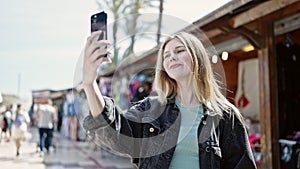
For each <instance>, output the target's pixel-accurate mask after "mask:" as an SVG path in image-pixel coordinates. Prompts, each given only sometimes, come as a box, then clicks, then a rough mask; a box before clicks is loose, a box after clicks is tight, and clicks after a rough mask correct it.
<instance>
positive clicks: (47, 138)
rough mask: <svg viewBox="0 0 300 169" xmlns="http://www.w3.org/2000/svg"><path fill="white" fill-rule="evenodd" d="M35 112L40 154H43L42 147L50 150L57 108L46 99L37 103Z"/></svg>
mask: <svg viewBox="0 0 300 169" xmlns="http://www.w3.org/2000/svg"><path fill="white" fill-rule="evenodd" d="M36 113H37V114H36V117H37V124H38V128H39V138H40V140H39V146H40V155H41V156H43V155H44V147H45V148H46V150H47V152H48V153H49V152H50V151H49V148H50V146H51V145H52V137H53V130H54V125H55V123H56V119H57V110H56V108H55V107H54V106H53V105H52V101H51V100H50V99H48V100H47V102H46V103H45V104H40V105H39V107H38V110H37V112H36Z"/></svg>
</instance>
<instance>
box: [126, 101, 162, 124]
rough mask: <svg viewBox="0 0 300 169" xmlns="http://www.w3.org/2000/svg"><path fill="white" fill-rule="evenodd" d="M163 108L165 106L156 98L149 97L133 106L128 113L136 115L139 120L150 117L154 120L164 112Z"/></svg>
mask: <svg viewBox="0 0 300 169" xmlns="http://www.w3.org/2000/svg"><path fill="white" fill-rule="evenodd" d="M165 107H166V104H163V103H161V102H160V101H159V99H158V97H157V96H149V97H146V98H145V99H143V100H141V101H138V102H136V103H135V104H133V105H132V106H131V107H130V108H129V111H128V113H129V114H138V116H139V117H140V118H143V117H148V118H149V117H151V118H153V119H156V118H157V117H159V116H160V115H161V114H162V113H163V112H164V110H165Z"/></svg>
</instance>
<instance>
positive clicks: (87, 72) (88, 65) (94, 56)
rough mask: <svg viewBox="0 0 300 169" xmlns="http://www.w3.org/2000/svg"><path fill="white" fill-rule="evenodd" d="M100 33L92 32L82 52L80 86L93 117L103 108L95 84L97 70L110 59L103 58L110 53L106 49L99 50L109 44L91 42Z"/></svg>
mask: <svg viewBox="0 0 300 169" xmlns="http://www.w3.org/2000/svg"><path fill="white" fill-rule="evenodd" d="M101 33H102V32H101V31H97V32H93V33H92V34H91V36H89V37H88V39H87V42H86V45H85V50H84V61H83V80H82V85H83V89H84V91H85V93H86V96H87V100H88V104H89V107H90V110H91V114H92V116H93V117H96V116H97V115H99V114H100V113H101V112H102V111H103V108H104V106H105V102H104V100H103V97H102V94H101V92H100V90H99V88H98V85H97V83H96V78H97V74H98V73H97V70H98V67H99V66H100V65H101V64H102V63H103V62H109V63H110V62H111V59H110V58H108V57H103V56H104V55H105V54H110V52H108V51H107V50H106V49H100V48H101V47H102V46H107V45H109V43H108V42H107V41H104V40H101V41H96V42H94V41H93V39H95V38H97V37H98V36H99V35H100V34H101Z"/></svg>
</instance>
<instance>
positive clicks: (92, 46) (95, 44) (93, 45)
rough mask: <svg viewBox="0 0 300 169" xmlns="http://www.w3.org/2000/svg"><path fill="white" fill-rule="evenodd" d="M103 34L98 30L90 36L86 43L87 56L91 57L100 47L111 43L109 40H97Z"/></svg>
mask: <svg viewBox="0 0 300 169" xmlns="http://www.w3.org/2000/svg"><path fill="white" fill-rule="evenodd" d="M101 34H102V31H96V32H93V33H92V34H91V36H89V37H88V39H87V42H86V45H85V57H89V56H90V55H91V54H92V53H94V51H95V50H97V49H100V48H102V47H105V46H108V45H110V43H109V42H108V41H107V40H100V41H95V40H94V39H97V38H98V37H99V35H101Z"/></svg>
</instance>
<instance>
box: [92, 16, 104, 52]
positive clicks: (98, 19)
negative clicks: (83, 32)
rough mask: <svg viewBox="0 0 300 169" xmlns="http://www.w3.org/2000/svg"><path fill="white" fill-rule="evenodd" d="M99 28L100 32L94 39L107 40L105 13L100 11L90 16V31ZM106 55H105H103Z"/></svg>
mask: <svg viewBox="0 0 300 169" xmlns="http://www.w3.org/2000/svg"><path fill="white" fill-rule="evenodd" d="M98 30H101V31H102V33H101V35H100V36H99V37H97V38H96V39H94V40H95V41H99V40H107V14H106V13H105V12H104V11H102V12H99V13H96V14H93V15H92V16H91V32H95V31H98ZM104 57H107V55H104Z"/></svg>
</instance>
